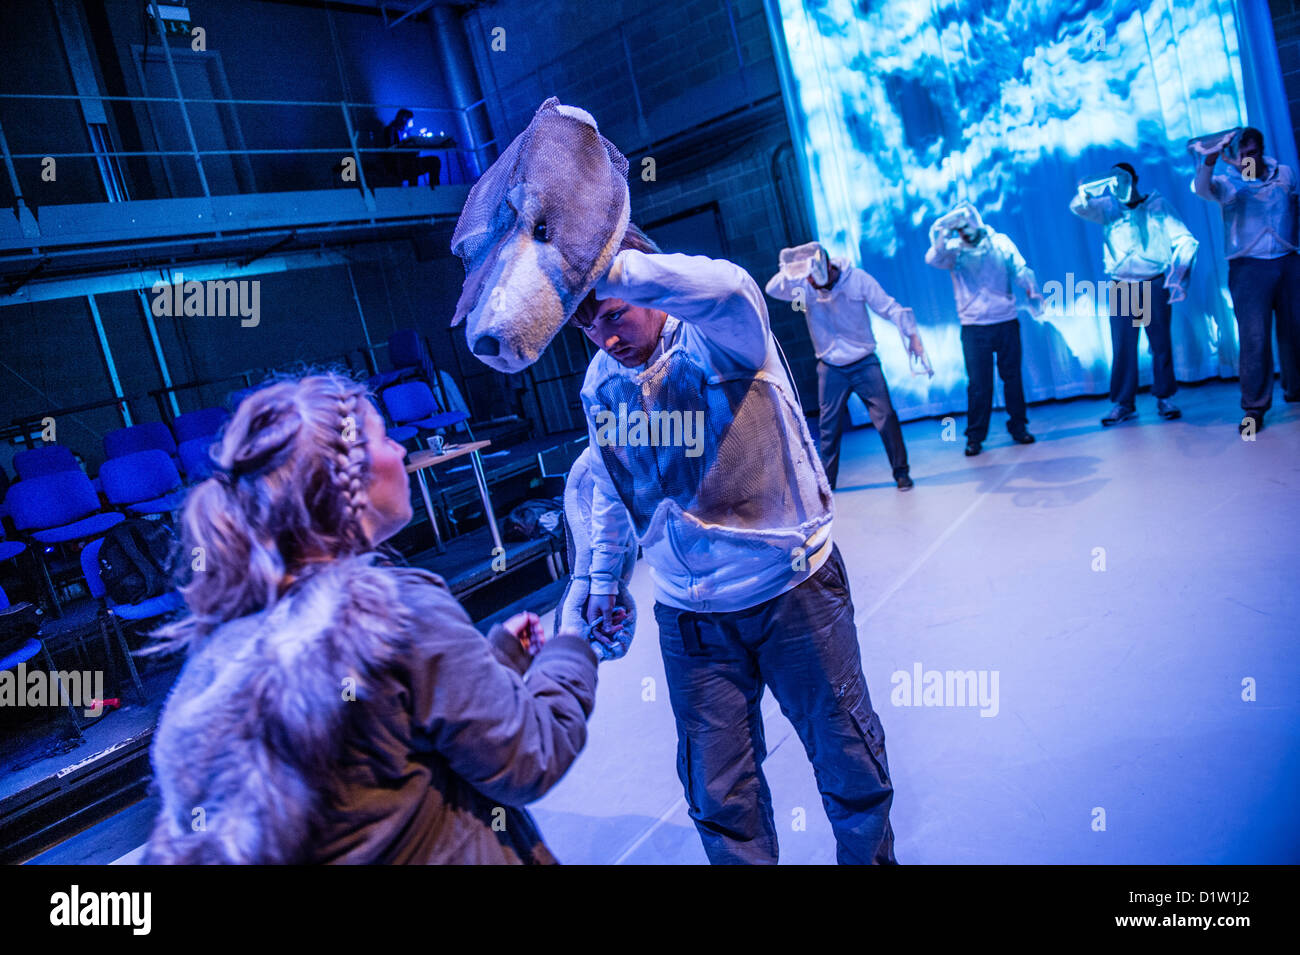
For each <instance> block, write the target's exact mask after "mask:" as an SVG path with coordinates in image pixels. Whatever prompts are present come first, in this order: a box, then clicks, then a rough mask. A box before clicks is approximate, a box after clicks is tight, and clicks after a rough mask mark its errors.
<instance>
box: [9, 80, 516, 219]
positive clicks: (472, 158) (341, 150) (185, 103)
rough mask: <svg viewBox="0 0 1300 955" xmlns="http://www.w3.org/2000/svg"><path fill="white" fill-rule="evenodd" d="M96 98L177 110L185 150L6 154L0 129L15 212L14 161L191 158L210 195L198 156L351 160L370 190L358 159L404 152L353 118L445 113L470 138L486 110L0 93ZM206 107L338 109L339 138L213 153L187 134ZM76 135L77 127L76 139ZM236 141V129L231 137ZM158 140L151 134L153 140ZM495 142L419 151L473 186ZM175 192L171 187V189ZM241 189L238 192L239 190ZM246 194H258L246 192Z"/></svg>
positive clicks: (19, 98)
mask: <svg viewBox="0 0 1300 955" xmlns="http://www.w3.org/2000/svg"><path fill="white" fill-rule="evenodd" d="M82 100H97V101H100V102H108V103H127V104H131V105H133V106H134V105H143V106H145V107H148V105H149V104H162V103H166V104H172V105H174V106H176V107H177V108H178V109H179V110H180V114H181V117H182V119H183V121H184V125H185V127H186V133H187V136H186V138H188V139H189V141H190V145H189V148H184V149H145V150H121V149H107V150H102V151H89V152H88V151H84V150H46V151H43V152H38V153H32V152H22V153H19V152H11V151H10V149H9V145H8V141H7V140H6V138H5V136H4V133H3V129H0V153H3V157H4V164H5V169H6V172H7V174H8V177H9V181H10V185H11V187H12V189H13V193H14V198H15V200H16V204H17V205H18V206H19V207H20V208H25V201H24V191H23V189H22V185H21V183H20V181H19V178H18V172H17V169H16V167H15V165H14V162H15V160H38V161H44V160H46V159H51V158H52V159H55V160H59V159H93V160H103V159H105V158H109V159H113V160H118V159H167V158H184V157H189V158H191V159H193V161H194V166H195V171H196V173H197V176H198V181H199V185H200V187H201V190H202V194H203V195H204V196H205V197H206V196H211V195H212V194H213V192H212V190H211V188H210V185H209V177H208V175H207V173H208V172H209V170H208V169H206V168H205V166H204V157H209V158H210V159H211V158H213V157H256V156H330V155H333V156H338V157H345V156H351V158H352V159H353V161H354V163H355V168H356V185H358V186H359V187H360V188H361V189H362V191H363V192H366V193H369V192H370V191H371V189H370V187H369V185H368V183H367V182H366V171H367V169H368V168H370V169H372V171H373V167H368V166H367V165H366V164H365V163H363V158H364V157H370V158H374V157H384V158H389V157H393V158H400V157H402V156H405V155H409V152H408V151H406V150H404V149H403V148H401V147H385V146H365V145H362V144H361V142H360V140H361V135H360V130H359V129H358V126H357V124H356V123H355V121H354V116H355V115H356V114H357V113H358V112H359V111H362V110H366V111H369V112H371V113H375V114H378V112H379V111H381V110H385V111H387V110H391V111H394V112H396V111H397V110H398V109H409V110H411V111H412V112H414V113H416V114H417V115H421V114H435V115H439V114H441V115H446V116H448V117H449V118H450V120H451V122H450V124H449V125H451V126H452V128H453V129H455V130H456V131H457V132H458V133H461V134H464V135H468V136H471V137H472V135H473V129H474V126H473V124H472V123H471V122H470V121H469V114H470V113H471V112H472V111H473V110H475V109H482V110H486V104H485V101H484V100H482V99H480V100H478V101H477V102H475V103H472V104H470V105H469V106H466V107H464V108H455V107H446V106H414V105H411V104H404V105H396V104H385V103H361V102H349V101H338V102H333V101H321V100H253V99H198V98H188V97H180V96H106V95H83V94H79V93H0V104H3V103H5V102H11V101H13V102H27V103H41V102H52V101H55V102H56V101H73V102H80V101H82ZM198 105H204V106H211V107H217V108H225V107H229V108H232V109H233V108H234V107H268V108H285V107H289V108H298V109H320V108H328V109H331V110H339V111H340V113H341V116H342V121H343V127H342V131H343V133H344V137H343V138H344V139H345V140H346V142H341V143H339V144H338V145H329V146H319V147H304V146H295V147H280V148H242V149H216V148H199V143H198V139H197V137H196V136H195V134H194V132H193V126H192V124H191V122H190V115H189V108H190V107H191V106H198ZM156 119H157V117H156V116H152V115H151V116H149V117H148V119H147V122H146V123H145V124H144V125H146V126H147V125H148V123H149V122H154V121H156ZM235 128H236V130H239V126H238V123H236V124H235ZM81 133H82V131H81V130H80V129H79V130H77V132H76V135H78V136H80V135H81ZM237 135H238V137H239V138H242V131H238V133H237ZM157 138H160V137H158V136H157V134H156V130H155V139H157ZM495 144H496V143H495V140H487V141H483V142H469V143H466V144H464V145H460V144H457V145H453V146H448V147H446V148H442V149H434V148H431V149H427V150H424V151H427V152H430V153H435V154H443V155H447V156H448V157H452V156H454V157H456V158H457V159H458V160H459V161H458V163H457V165H456V166H453V165H452V163H450V162H446V163H444V167H445V168H446V169H447V171H448V173H449V174H452V175H453V176H457V177H458V178H459V179H460V180H461V181H462V182H466V183H469V182H473V181H475V180H476V179H477V178H478V175H479V174H480V172H481V171H482V170H483V169H485V168H486V167H487V166H488V165H489V164H490V162H491V159H492V158H493V156H492V154H491V153H490V152H489V150H490V149H491V148H492V147H493V146H495ZM172 191H173V192H174V191H175V190H174V188H173V190H172ZM241 191H242V190H241ZM248 191H250V192H258V191H262V190H258V189H251V190H248ZM172 198H177V196H175V195H173V196H172Z"/></svg>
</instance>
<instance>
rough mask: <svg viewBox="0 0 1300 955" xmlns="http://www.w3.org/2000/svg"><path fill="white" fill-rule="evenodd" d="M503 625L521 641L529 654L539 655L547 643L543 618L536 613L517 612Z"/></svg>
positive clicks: (521, 644) (520, 643)
mask: <svg viewBox="0 0 1300 955" xmlns="http://www.w3.org/2000/svg"><path fill="white" fill-rule="evenodd" d="M502 626H503V627H505V628H506V630H507V631H508V632H509V633H510V635H511V636H512V637H514V638H515V639H516V640H518V641H519V645H520V646H521V647H523V648H524V650H525V651H526V652H527V653H528V655H529V656H532V657H535V656H537V654H538V653H540V652H541V649H542V646H543V645H544V644H545V643H546V628H545V627H543V626H542V619H541V618H540V617H539V616H537V614H535V613H517V614H515V615H514V616H513V617H511V618H510V619H509V620H507V621H506V622H505V623H504V624H502Z"/></svg>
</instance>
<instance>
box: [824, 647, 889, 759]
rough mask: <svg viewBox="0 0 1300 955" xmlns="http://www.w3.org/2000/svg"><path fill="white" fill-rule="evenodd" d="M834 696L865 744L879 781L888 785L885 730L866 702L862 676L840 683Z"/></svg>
mask: <svg viewBox="0 0 1300 955" xmlns="http://www.w3.org/2000/svg"><path fill="white" fill-rule="evenodd" d="M836 695H837V696H838V697H839V698H840V705H841V707H843V709H844V710H845V711H847V713H848V714H849V719H851V720H852V721H853V727H854V729H856V730H857V732H858V735H859V736H861V737H862V741H863V742H864V743H866V744H867V752H868V753H869V754H870V755H871V760H872V762H873V763H875V766H876V772H877V773H878V774H879V776H880V779H881V781H882V782H885V783H889V781H890V780H889V761H888V759H886V757H885V728H884V727H883V726H881V725H880V717H879V716H877V715H876V711H875V710H873V709H872V708H871V706H870V704H869V703H868V702H867V686H866V683H865V682H863V677H862V674H861V673H860V672H859V673H855V674H854V675H853V676H852V677H850V678H849V679H848V680H847V681H845V682H843V683H841V684H840V686H839V687H837V688H836Z"/></svg>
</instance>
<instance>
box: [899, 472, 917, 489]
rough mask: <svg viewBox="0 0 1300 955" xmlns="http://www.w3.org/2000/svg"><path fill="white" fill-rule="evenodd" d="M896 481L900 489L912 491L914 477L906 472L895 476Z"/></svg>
mask: <svg viewBox="0 0 1300 955" xmlns="http://www.w3.org/2000/svg"><path fill="white" fill-rule="evenodd" d="M894 483H895V484H897V485H898V489H899V490H900V491H910V490H911V489H912V483H913V482H912V479H911V478H910V477H909V476H908V475H906V474H900V475H899V476H898V477H896V478H894Z"/></svg>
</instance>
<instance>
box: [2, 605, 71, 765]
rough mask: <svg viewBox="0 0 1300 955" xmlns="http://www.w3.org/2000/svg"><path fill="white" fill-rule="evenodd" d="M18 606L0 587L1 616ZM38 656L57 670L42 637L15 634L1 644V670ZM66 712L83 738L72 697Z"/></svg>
mask: <svg viewBox="0 0 1300 955" xmlns="http://www.w3.org/2000/svg"><path fill="white" fill-rule="evenodd" d="M22 606H23V605H22V604H19V605H18V607H22ZM18 607H14V606H13V605H11V604H10V603H9V595H8V594H6V593H5V591H4V588H3V587H0V618H3V616H4V614H5V613H6V612H12V611H14V610H17V609H18ZM37 657H40V659H41V662H42V663H44V664H45V672H46V673H53V672H55V670H54V660H53V659H52V658H51V657H50V651H49V650H48V649H47V648H46V646H45V644H44V643H43V642H42V641H41V640H40V639H38V638H37V637H34V636H29V637H26V638H23V637H22V636H21V635H20V634H19V635H15V636H14V639H13V640H12V641H10V642H6V643H4V644H3V645H0V671H3V670H13V669H17V667H18V666H19V665H20V664H23V663H28V662H29V661H31V660H34V659H36V658H37ZM64 713H65V714H66V715H67V717H68V719H69V720H70V721H71V723H72V731H73V733H75V734H76V737H77V739H81V718H80V717H79V716H78V715H77V710H76V707H74V706H73V705H72V701H71V700H70V699H69V700H67V701H66V702H65V705H64Z"/></svg>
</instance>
